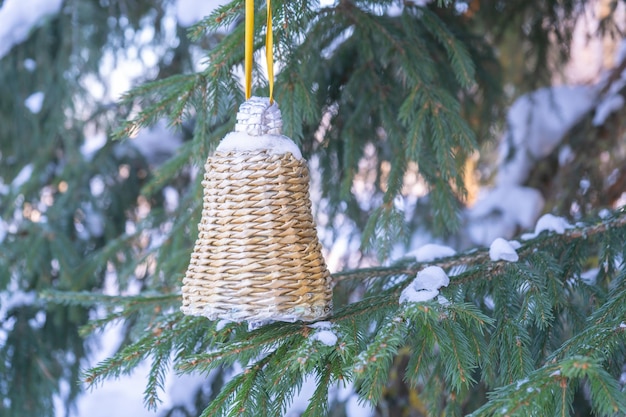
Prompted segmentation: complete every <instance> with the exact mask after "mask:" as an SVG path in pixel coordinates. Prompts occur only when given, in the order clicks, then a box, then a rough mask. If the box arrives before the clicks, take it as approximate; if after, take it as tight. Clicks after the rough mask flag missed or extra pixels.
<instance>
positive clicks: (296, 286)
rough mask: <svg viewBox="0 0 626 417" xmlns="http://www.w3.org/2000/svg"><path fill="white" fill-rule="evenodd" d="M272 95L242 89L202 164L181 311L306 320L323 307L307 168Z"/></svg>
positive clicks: (326, 305) (325, 280)
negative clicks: (229, 123) (226, 128)
mask: <svg viewBox="0 0 626 417" xmlns="http://www.w3.org/2000/svg"><path fill="white" fill-rule="evenodd" d="M281 128H282V119H281V114H280V110H279V109H278V106H277V105H276V103H270V100H269V99H266V98H259V97H251V98H250V99H249V100H248V101H246V102H244V103H243V104H242V105H241V107H240V108H239V112H238V113H237V124H236V126H235V131H234V132H231V133H229V134H227V135H226V137H225V138H224V139H223V140H222V142H221V143H220V144H219V146H218V147H217V149H216V151H215V154H214V155H213V156H209V157H208V159H207V161H206V164H205V174H204V181H203V182H202V185H203V188H204V195H203V209H202V219H201V221H200V224H199V225H198V239H197V241H196V244H195V247H194V250H193V253H192V255H191V261H190V264H189V268H188V270H187V273H186V275H185V278H184V279H183V287H182V296H183V305H182V307H181V310H182V311H183V313H185V314H188V315H197V316H198V315H199V316H206V317H208V318H209V319H211V320H215V319H218V318H219V319H225V320H231V321H237V322H241V321H248V322H251V323H257V322H263V321H266V320H280V321H296V320H305V321H312V320H316V319H319V318H323V317H325V316H327V315H328V314H329V313H330V311H331V297H332V288H331V278H330V274H329V272H328V270H327V268H326V264H325V262H324V258H323V257H322V253H321V245H320V243H319V240H318V238H317V233H316V229H315V224H314V221H313V216H312V214H311V202H310V199H309V188H308V187H309V172H308V168H307V165H306V162H305V161H304V160H303V159H302V155H301V153H300V150H299V149H298V147H297V146H296V145H295V143H294V142H293V141H292V140H291V139H289V138H288V137H286V136H283V135H282V134H281Z"/></svg>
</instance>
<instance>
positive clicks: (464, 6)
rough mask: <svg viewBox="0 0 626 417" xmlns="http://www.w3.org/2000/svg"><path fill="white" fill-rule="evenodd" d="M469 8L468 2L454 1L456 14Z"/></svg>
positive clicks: (462, 12)
mask: <svg viewBox="0 0 626 417" xmlns="http://www.w3.org/2000/svg"><path fill="white" fill-rule="evenodd" d="M468 9H469V4H467V2H464V1H457V2H455V3H454V11H456V12H457V13H458V14H464V13H465V12H467V10H468Z"/></svg>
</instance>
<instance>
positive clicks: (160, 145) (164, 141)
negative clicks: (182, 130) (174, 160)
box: [129, 120, 182, 165]
mask: <svg viewBox="0 0 626 417" xmlns="http://www.w3.org/2000/svg"><path fill="white" fill-rule="evenodd" d="M129 143H130V144H131V145H132V146H134V147H135V148H136V149H137V150H138V151H139V152H140V153H141V154H142V155H143V156H144V158H146V161H148V162H149V163H150V164H152V165H159V164H161V163H163V162H164V161H166V160H167V159H168V158H169V157H170V156H172V155H174V154H175V153H176V151H177V150H178V148H179V147H180V146H181V144H182V138H181V137H180V134H178V133H176V132H173V131H172V130H171V129H169V128H168V127H167V121H165V120H159V121H158V122H157V123H156V124H154V125H153V126H151V127H149V128H146V129H142V130H140V131H139V134H137V136H136V137H134V138H132V139H131V140H130V141H129Z"/></svg>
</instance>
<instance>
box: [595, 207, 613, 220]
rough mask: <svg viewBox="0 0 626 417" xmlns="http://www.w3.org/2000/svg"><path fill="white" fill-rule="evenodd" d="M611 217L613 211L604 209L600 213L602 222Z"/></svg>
mask: <svg viewBox="0 0 626 417" xmlns="http://www.w3.org/2000/svg"><path fill="white" fill-rule="evenodd" d="M610 216H611V210H609V209H605V208H603V209H602V210H600V211H599V212H598V217H600V218H601V219H602V220H604V219H608V218H609V217H610Z"/></svg>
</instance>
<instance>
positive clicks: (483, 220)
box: [467, 186, 545, 245]
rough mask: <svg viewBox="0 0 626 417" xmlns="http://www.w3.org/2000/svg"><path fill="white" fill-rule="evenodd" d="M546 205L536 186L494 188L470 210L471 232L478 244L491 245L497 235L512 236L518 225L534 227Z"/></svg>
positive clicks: (468, 228)
mask: <svg viewBox="0 0 626 417" xmlns="http://www.w3.org/2000/svg"><path fill="white" fill-rule="evenodd" d="M544 204H545V201H544V199H543V197H542V196H541V193H540V192H539V191H537V190H535V189H534V188H529V187H520V186H499V187H496V188H493V189H492V190H490V191H488V192H487V193H486V194H483V195H482V196H480V197H479V199H478V201H477V202H476V204H475V205H474V206H473V207H472V208H471V209H469V210H468V212H467V214H468V218H469V222H468V226H467V232H468V235H469V237H470V239H471V240H472V241H473V242H474V243H476V244H479V245H489V244H491V242H493V241H494V239H496V238H498V237H504V238H511V237H513V236H514V235H515V234H516V233H517V231H518V229H519V228H522V229H529V228H531V227H533V226H534V224H535V221H536V220H537V218H538V217H539V215H540V214H541V211H542V210H543V207H544Z"/></svg>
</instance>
